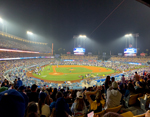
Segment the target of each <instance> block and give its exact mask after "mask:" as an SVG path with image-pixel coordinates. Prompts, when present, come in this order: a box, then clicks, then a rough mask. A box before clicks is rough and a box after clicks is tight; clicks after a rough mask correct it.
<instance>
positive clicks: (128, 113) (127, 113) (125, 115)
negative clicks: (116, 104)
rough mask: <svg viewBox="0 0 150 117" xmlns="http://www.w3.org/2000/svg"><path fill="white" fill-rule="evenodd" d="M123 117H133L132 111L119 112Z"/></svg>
mask: <svg viewBox="0 0 150 117" xmlns="http://www.w3.org/2000/svg"><path fill="white" fill-rule="evenodd" d="M121 115H122V116H123V117H133V116H134V115H133V113H132V112H131V111H128V112H125V113H123V114H121Z"/></svg>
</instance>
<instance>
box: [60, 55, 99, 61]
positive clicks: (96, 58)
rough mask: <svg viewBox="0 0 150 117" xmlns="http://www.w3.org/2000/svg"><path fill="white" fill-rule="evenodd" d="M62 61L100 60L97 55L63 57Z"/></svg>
mask: <svg viewBox="0 0 150 117" xmlns="http://www.w3.org/2000/svg"><path fill="white" fill-rule="evenodd" d="M61 59H67V60H70V59H72V60H98V56H97V55H82V56H81V55H80V56H78V55H61Z"/></svg>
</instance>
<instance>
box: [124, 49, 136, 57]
mask: <svg viewBox="0 0 150 117" xmlns="http://www.w3.org/2000/svg"><path fill="white" fill-rule="evenodd" d="M136 53H137V49H136V48H125V49H124V56H136Z"/></svg>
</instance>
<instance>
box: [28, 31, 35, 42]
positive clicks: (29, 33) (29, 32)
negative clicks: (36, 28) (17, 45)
mask: <svg viewBox="0 0 150 117" xmlns="http://www.w3.org/2000/svg"><path fill="white" fill-rule="evenodd" d="M27 34H28V35H33V33H32V32H31V31H27ZM28 39H29V38H28ZM33 41H34V38H33Z"/></svg>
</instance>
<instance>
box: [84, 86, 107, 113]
mask: <svg viewBox="0 0 150 117" xmlns="http://www.w3.org/2000/svg"><path fill="white" fill-rule="evenodd" d="M100 89H101V87H100V86H99V87H98V88H97V89H96V90H95V91H85V95H86V98H87V100H88V102H89V103H90V107H91V111H92V110H93V111H94V113H97V112H101V111H102V107H103V106H104V103H105V101H104V99H103V98H102V95H101V90H100ZM91 95H96V96H95V101H93V100H92V99H91V97H90V96H91Z"/></svg>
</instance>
